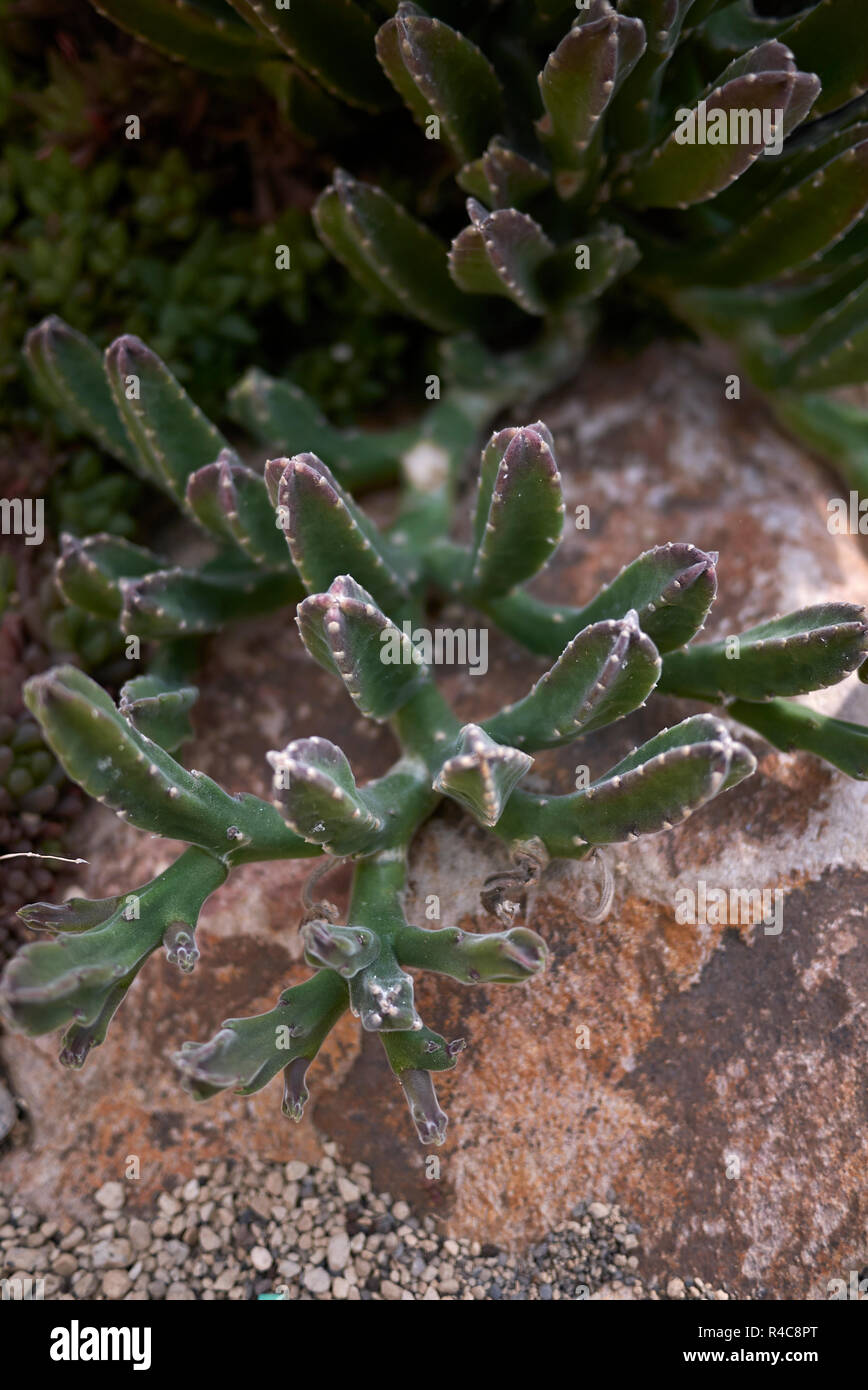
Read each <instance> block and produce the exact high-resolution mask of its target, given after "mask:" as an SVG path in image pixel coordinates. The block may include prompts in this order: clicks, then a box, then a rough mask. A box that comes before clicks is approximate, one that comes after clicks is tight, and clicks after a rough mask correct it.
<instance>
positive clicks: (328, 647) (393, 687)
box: [297, 575, 428, 721]
mask: <svg viewBox="0 0 868 1390" xmlns="http://www.w3.org/2000/svg"><path fill="white" fill-rule="evenodd" d="M297 622H298V629H299V632H300V633H301V639H302V641H303V642H304V644H305V646H306V647H307V649H308V651H309V652H310V654H311V656H312V657H313V658H314V660H315V661H318V662H319V663H320V665H321V666H324V667H325V668H326V670H329V671H331V672H333V673H335V674H337V675H338V676H339V677H340V679H341V680H342V681H343V683H344V685H345V686H346V689H347V692H348V694H349V695H350V696H351V698H352V700H353V702H354V704H355V705H356V706H357V708H358V709H359V710H360V711H361V713H362V714H364V715H367V717H368V718H369V719H376V720H378V721H382V720H384V719H388V718H390V717H391V716H392V715H393V714H395V712H396V711H397V710H399V709H400V708H401V706H402V705H405V704H406V703H407V701H408V700H409V699H410V697H411V696H412V695H414V694H415V693H416V691H417V690H418V689H419V687H420V686H421V685H422V684H423V683H424V682H425V681H426V680H427V679H428V672H427V668H426V667H425V666H424V664H423V663H422V662H421V660H420V659H419V657H418V653H417V652H416V650H415V648H414V647H413V644H412V642H411V641H410V638H409V636H407V635H406V633H404V632H402V631H401V630H400V629H399V628H397V627H396V626H395V624H394V623H392V622H390V621H389V619H388V618H387V617H386V616H385V615H384V614H383V613H382V612H381V611H380V609H379V608H378V607H377V605H376V604H375V603H374V600H373V599H372V598H371V595H370V594H369V593H367V591H366V590H365V589H363V588H362V587H361V585H359V584H357V583H356V582H355V580H354V579H351V578H350V576H349V575H339V576H338V577H337V579H335V580H334V582H333V583H332V584H331V585H330V587H329V589H328V592H327V593H324V594H314V595H312V596H311V597H310V598H307V599H305V600H304V602H303V603H300V604H299V605H298V617H297Z"/></svg>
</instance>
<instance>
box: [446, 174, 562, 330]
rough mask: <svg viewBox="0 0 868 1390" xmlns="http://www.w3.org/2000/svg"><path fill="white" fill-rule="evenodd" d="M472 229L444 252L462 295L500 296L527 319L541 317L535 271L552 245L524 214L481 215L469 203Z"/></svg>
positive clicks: (541, 302) (543, 306) (542, 307)
mask: <svg viewBox="0 0 868 1390" xmlns="http://www.w3.org/2000/svg"><path fill="white" fill-rule="evenodd" d="M467 212H468V215H469V217H470V223H471V225H470V226H469V227H465V228H464V230H463V231H461V232H459V234H458V236H457V237H456V238H455V240H454V241H453V243H452V247H451V249H450V251H449V274H450V275H451V276H452V279H453V280H454V281H455V284H456V285H458V287H459V288H460V289H462V290H464V291H465V292H466V293H467V294H492V295H501V296H503V297H504V298H506V299H511V300H512V302H513V303H514V304H517V305H518V307H519V308H520V309H524V311H525V312H526V313H528V314H544V313H545V312H546V301H545V298H544V297H543V295H542V293H541V290H540V286H539V279H538V275H539V270H540V267H541V266H543V265H544V264H545V262H546V261H547V260H548V259H549V258H550V256H551V255H552V252H553V251H554V245H553V243H552V242H551V241H549V239H548V237H547V236H546V234H545V232H544V231H543V230H542V228H541V227H540V225H539V223H537V222H534V220H533V218H532V217H528V215H527V213H525V212H517V211H516V210H515V209H514V208H501V209H498V210H496V211H494V212H490V213H489V212H486V210H485V208H484V207H483V206H482V204H481V203H478V202H477V201H476V199H475V198H468V200H467Z"/></svg>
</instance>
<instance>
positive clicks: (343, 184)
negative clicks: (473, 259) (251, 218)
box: [314, 170, 473, 333]
mask: <svg viewBox="0 0 868 1390" xmlns="http://www.w3.org/2000/svg"><path fill="white" fill-rule="evenodd" d="M314 221H315V222H316V225H317V229H318V231H319V234H320V236H321V237H322V240H323V241H324V242H325V243H326V245H327V246H328V247H329V249H330V250H331V251H332V252H333V253H334V255H335V256H337V258H338V260H339V261H342V262H343V264H344V265H345V266H346V267H347V269H348V270H349V271H350V272H351V273H352V274H353V275H355V276H356V278H357V279H358V280H359V281H360V283H361V284H362V285H363V286H364V287H365V288H367V289H369V290H373V291H374V292H376V293H379V294H384V295H385V298H386V301H387V303H389V304H390V305H391V306H392V307H393V308H396V309H398V310H399V311H401V312H403V313H405V314H410V315H411V316H412V317H414V318H419V319H422V321H423V322H424V323H427V324H428V325H429V327H431V328H436V329H437V330H438V331H439V332H444V333H450V332H453V331H454V330H455V329H457V328H463V327H469V326H470V325H471V324H472V321H473V319H472V314H471V311H470V310H469V308H468V305H467V302H466V300H465V299H464V298H463V297H462V295H461V294H460V293H459V291H458V290H457V289H456V287H455V285H453V283H452V281H451V280H450V278H449V272H448V269H447V263H446V248H445V246H443V245H442V243H441V242H440V241H439V240H438V239H437V237H436V236H434V234H433V232H430V231H429V230H428V228H427V227H424V226H423V225H422V223H421V222H416V221H414V219H413V218H412V217H411V216H410V214H409V213H407V212H405V211H404V209H403V208H402V207H400V206H399V205H398V204H397V203H396V202H394V201H393V199H391V198H390V197H389V196H388V195H387V194H386V193H383V191H382V190H381V189H379V188H374V187H373V186H372V185H371V184H365V183H359V182H357V181H356V180H355V179H352V178H350V176H349V174H346V173H344V172H343V171H342V170H336V171H335V174H334V182H333V183H332V185H331V186H330V187H329V188H327V189H326V190H325V192H324V193H322V194H321V195H320V197H319V200H318V201H317V204H316V206H315V208H314Z"/></svg>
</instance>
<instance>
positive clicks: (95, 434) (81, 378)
mask: <svg viewBox="0 0 868 1390" xmlns="http://www.w3.org/2000/svg"><path fill="white" fill-rule="evenodd" d="M24 353H25V356H26V357H27V360H28V362H29V364H30V367H31V369H32V371H33V374H34V376H35V377H36V380H37V381H38V383H39V385H40V387H41V388H42V390H43V392H44V393H45V395H46V397H47V399H48V400H49V401H52V402H53V403H54V404H55V405H59V406H60V407H61V408H62V409H63V410H65V411H66V412H67V414H68V415H69V416H70V417H71V418H72V419H73V420H74V421H75V423H76V425H77V426H78V427H79V428H80V429H82V430H83V431H84V433H85V434H88V435H90V437H91V438H92V439H93V440H94V441H95V442H96V443H97V444H98V445H100V447H101V448H103V449H106V450H108V452H109V453H110V454H112V455H113V456H114V457H115V458H116V459H120V461H121V463H125V464H127V465H129V466H130V467H134V468H136V470H137V471H138V472H140V473H142V475H143V476H144V477H146V478H148V479H150V480H151V481H153V477H152V474H151V472H150V471H149V470H148V469H146V468H144V467H142V466H141V465H140V464H139V462H138V459H137V458H136V455H135V453H134V452H133V450H132V449H131V448H130V441H129V439H128V438H127V433H126V430H125V429H124V427H123V425H122V423H121V420H120V416H119V415H118V412H117V408H116V406H115V403H114V399H113V397H112V393H111V391H110V389H109V384H108V382H107V380H106V374H105V369H104V367H103V358H102V353H101V352H100V350H99V348H98V347H96V346H95V345H94V344H93V343H92V342H91V341H90V339H89V338H86V337H85V336H84V334H83V333H77V332H76V330H75V329H74V328H70V326H69V324H68V323H64V321H63V319H60V318H58V317H57V315H56V314H52V315H51V317H50V318H47V319H43V320H42V322H41V323H39V324H37V326H36V327H35V328H31V330H30V332H29V333H28V334H27V337H26V339H25V341H24Z"/></svg>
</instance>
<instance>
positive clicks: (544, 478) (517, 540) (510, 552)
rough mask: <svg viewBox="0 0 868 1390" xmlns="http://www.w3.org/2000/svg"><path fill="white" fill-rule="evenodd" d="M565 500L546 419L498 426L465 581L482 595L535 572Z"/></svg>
mask: <svg viewBox="0 0 868 1390" xmlns="http://www.w3.org/2000/svg"><path fill="white" fill-rule="evenodd" d="M563 521H564V501H563V495H562V493H561V485H560V474H559V472H558V467H557V463H556V462H555V457H554V453H553V452H552V439H551V435H550V434H549V432H548V430H547V429H546V428H545V426H544V425H539V424H537V425H528V426H527V427H526V428H523V429H515V428H512V429H506V430H500V431H499V432H498V433H497V434H495V435H493V436H492V438H491V440H490V441H489V444H488V446H487V447H486V449H485V452H484V454H483V460H482V471H481V474H480V483H479V493H478V496H477V502H476V520H475V540H476V550H475V554H474V556H473V558H472V562H471V569H470V579H469V583H470V586H471V589H472V591H473V592H474V593H475V594H478V595H480V596H484V597H486V598H487V597H491V596H493V595H498V594H503V593H506V592H507V591H508V590H510V589H512V588H514V587H515V585H516V584H520V583H521V582H522V581H523V580H525V579H528V578H530V576H532V575H534V574H537V573H538V572H539V570H540V569H542V567H543V566H544V565H545V564H546V562H547V561H548V559H549V557H550V556H551V555H552V553H553V551H554V550H555V549H556V548H557V545H558V543H559V541H560V539H561V532H562V529H563Z"/></svg>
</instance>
